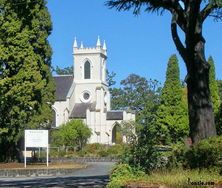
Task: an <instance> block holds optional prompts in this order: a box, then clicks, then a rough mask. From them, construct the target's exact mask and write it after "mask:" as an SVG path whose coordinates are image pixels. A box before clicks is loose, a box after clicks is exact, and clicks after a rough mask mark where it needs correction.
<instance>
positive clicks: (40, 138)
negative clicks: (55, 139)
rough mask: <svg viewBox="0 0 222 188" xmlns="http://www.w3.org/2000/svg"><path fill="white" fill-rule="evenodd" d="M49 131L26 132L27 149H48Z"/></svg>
mask: <svg viewBox="0 0 222 188" xmlns="http://www.w3.org/2000/svg"><path fill="white" fill-rule="evenodd" d="M48 138H49V137H48V130H25V147H48Z"/></svg>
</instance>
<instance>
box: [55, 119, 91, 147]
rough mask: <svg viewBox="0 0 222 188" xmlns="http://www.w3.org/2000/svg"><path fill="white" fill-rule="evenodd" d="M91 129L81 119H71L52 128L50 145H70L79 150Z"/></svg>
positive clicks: (85, 141) (84, 143) (89, 134)
mask: <svg viewBox="0 0 222 188" xmlns="http://www.w3.org/2000/svg"><path fill="white" fill-rule="evenodd" d="M91 134H92V133H91V130H90V129H89V128H88V127H87V126H86V124H84V123H83V121H81V120H71V121H69V122H67V123H66V124H63V125H61V126H60V127H59V129H58V130H53V131H52V133H51V145H52V146H72V147H76V148H78V149H79V150H81V149H82V148H83V147H84V146H85V145H86V143H87V140H88V138H90V136H91Z"/></svg>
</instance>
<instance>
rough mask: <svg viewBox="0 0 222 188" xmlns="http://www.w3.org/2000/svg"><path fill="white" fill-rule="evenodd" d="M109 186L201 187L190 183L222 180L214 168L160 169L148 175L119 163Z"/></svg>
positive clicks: (218, 181)
mask: <svg viewBox="0 0 222 188" xmlns="http://www.w3.org/2000/svg"><path fill="white" fill-rule="evenodd" d="M110 180H111V181H110V182H109V183H108V186H107V187H108V188H120V187H127V185H128V186H129V187H157V186H158V187H159V186H160V185H162V186H160V187H165V186H166V187H184V188H189V187H191V186H192V187H194V188H197V187H200V186H194V185H191V184H189V183H190V182H188V181H189V180H190V181H191V182H200V181H202V182H213V183H214V184H218V183H220V182H221V181H222V177H221V175H220V174H219V173H218V172H217V171H213V170H201V171H200V170H183V169H181V168H177V169H173V170H160V171H155V172H152V173H151V174H149V175H147V174H144V173H143V172H141V171H139V170H137V169H132V168H131V167H130V166H128V165H126V164H118V165H117V166H116V167H115V168H114V169H113V171H112V173H111V178H110Z"/></svg>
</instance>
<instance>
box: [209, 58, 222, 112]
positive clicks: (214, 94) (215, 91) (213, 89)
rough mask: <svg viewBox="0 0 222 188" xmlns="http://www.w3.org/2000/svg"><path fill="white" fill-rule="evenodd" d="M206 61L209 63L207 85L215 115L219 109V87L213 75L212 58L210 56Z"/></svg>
mask: <svg viewBox="0 0 222 188" xmlns="http://www.w3.org/2000/svg"><path fill="white" fill-rule="evenodd" d="M208 63H209V64H210V73H209V86H210V94H211V98H212V103H213V109H214V114H215V115H216V114H217V113H218V111H219V107H220V96H219V88H218V85H217V81H216V78H215V77H216V76H215V66H214V60H213V58H212V56H210V57H209V59H208Z"/></svg>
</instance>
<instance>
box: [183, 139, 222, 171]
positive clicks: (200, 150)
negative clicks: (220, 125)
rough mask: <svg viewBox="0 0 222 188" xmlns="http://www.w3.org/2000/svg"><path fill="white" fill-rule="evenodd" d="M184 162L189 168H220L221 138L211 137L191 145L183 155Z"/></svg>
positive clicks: (221, 157) (221, 159)
mask: <svg viewBox="0 0 222 188" xmlns="http://www.w3.org/2000/svg"><path fill="white" fill-rule="evenodd" d="M185 160H186V164H187V165H188V167H190V168H210V167H221V165H222V136H216V137H211V138H209V139H205V140H202V141H200V142H199V143H198V144H195V145H193V146H192V147H191V148H190V149H189V150H188V151H187V152H186V153H185Z"/></svg>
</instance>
